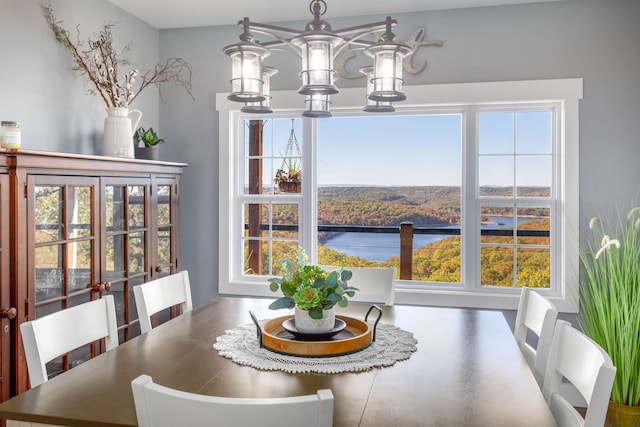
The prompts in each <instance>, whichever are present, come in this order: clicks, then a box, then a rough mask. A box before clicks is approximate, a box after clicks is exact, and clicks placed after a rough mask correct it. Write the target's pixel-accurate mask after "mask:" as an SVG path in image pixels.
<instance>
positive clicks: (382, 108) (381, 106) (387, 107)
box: [360, 67, 396, 113]
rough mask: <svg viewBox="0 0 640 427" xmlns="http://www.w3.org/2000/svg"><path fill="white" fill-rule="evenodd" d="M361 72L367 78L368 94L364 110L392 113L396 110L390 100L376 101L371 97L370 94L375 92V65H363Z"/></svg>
mask: <svg viewBox="0 0 640 427" xmlns="http://www.w3.org/2000/svg"><path fill="white" fill-rule="evenodd" d="M360 73H362V74H364V77H365V79H367V95H366V103H365V106H364V108H363V111H365V112H367V113H392V112H394V111H396V109H395V108H394V107H393V105H392V104H391V102H389V101H374V100H372V99H371V98H369V95H370V94H371V92H373V80H372V77H373V67H362V68H360Z"/></svg>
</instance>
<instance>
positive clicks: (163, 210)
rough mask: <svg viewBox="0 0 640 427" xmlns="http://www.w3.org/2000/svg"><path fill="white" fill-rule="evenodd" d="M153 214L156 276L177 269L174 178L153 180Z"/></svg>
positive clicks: (175, 191)
mask: <svg viewBox="0 0 640 427" xmlns="http://www.w3.org/2000/svg"><path fill="white" fill-rule="evenodd" d="M153 188H154V191H153V199H154V202H155V203H154V204H153V205H154V207H155V210H154V213H155V214H154V215H153V220H152V225H153V231H154V235H155V236H156V237H157V238H156V239H155V240H154V245H153V246H154V247H153V255H154V257H153V259H154V260H155V261H156V265H155V266H153V269H154V270H155V272H156V278H158V277H162V276H167V275H170V274H173V273H176V272H177V271H178V270H177V260H176V257H177V232H176V230H177V221H178V213H177V209H176V206H177V204H176V203H177V194H178V187H177V182H176V180H173V179H162V178H157V179H155V180H154V186H153Z"/></svg>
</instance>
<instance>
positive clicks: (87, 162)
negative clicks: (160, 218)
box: [0, 148, 188, 174]
mask: <svg viewBox="0 0 640 427" xmlns="http://www.w3.org/2000/svg"><path fill="white" fill-rule="evenodd" d="M0 159H1V160H0V168H2V167H6V168H37V169H51V170H57V169H76V170H87V171H109V172H164V173H167V172H170V173H178V174H180V173H182V169H183V168H185V167H187V166H188V165H187V164H186V163H176V162H164V161H156V160H139V159H128V158H122V157H107V156H94V155H87V154H73V153H58V152H52V151H35V150H22V149H20V150H10V149H4V148H0Z"/></svg>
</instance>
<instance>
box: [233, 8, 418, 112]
mask: <svg viewBox="0 0 640 427" xmlns="http://www.w3.org/2000/svg"><path fill="white" fill-rule="evenodd" d="M309 10H310V12H311V13H312V14H313V20H312V21H310V22H309V23H308V24H307V26H306V28H305V30H304V31H300V30H295V29H291V28H285V27H279V26H275V25H269V24H260V23H255V22H251V21H250V20H249V18H244V20H242V21H239V22H238V25H242V27H243V32H242V34H240V42H239V43H236V44H233V45H230V46H227V47H225V48H224V49H223V52H224V53H225V55H228V56H229V57H230V58H231V63H232V77H231V93H230V94H229V96H228V99H230V100H231V101H236V102H242V103H244V104H245V105H244V106H243V107H242V108H241V111H243V112H250V113H270V112H272V111H273V110H272V109H271V106H270V100H271V95H270V86H271V83H270V80H271V77H273V76H274V75H275V74H276V73H277V72H278V70H277V69H275V68H273V67H268V66H265V65H264V64H263V61H264V59H265V58H267V57H268V56H269V55H270V54H271V51H272V50H285V51H287V52H291V53H294V54H295V55H297V56H298V57H299V58H300V59H301V64H302V68H301V71H300V79H301V81H302V85H301V86H300V88H299V89H298V93H299V94H301V95H304V96H305V104H306V110H305V111H304V112H303V113H302V115H303V116H306V117H330V116H331V112H330V110H329V106H330V104H331V100H330V97H331V96H332V95H335V94H337V93H338V92H339V90H338V88H337V87H336V85H335V74H336V71H335V69H334V60H335V58H336V57H337V56H338V55H339V54H340V53H342V52H343V51H345V50H346V49H349V50H363V51H364V54H365V55H366V56H368V57H370V58H372V60H373V65H372V66H368V67H364V68H362V69H361V70H360V72H361V73H362V74H363V75H364V76H365V77H366V79H367V94H366V99H367V101H366V106H365V108H364V111H368V112H388V111H394V107H393V104H392V103H393V102H398V101H404V100H405V99H406V95H405V94H404V93H403V92H402V84H403V79H402V61H403V59H404V58H405V57H406V56H407V55H408V54H409V53H410V52H411V48H410V47H409V46H408V45H406V44H403V43H399V42H396V41H395V34H394V33H393V32H392V27H393V26H394V25H395V24H396V23H397V21H396V20H394V19H391V17H390V16H388V17H387V18H386V20H385V21H381V22H374V23H371V24H364V25H358V26H355V27H349V28H344V29H341V30H335V31H334V30H332V28H331V25H329V23H328V22H326V21H324V20H323V19H321V17H322V16H323V15H324V14H325V12H326V11H327V4H326V3H325V2H324V0H312V1H311V4H310V5H309ZM251 31H253V32H255V33H260V34H264V35H267V36H269V37H271V38H273V39H274V40H272V41H267V42H259V41H257V40H255V39H254V37H253V35H252V33H251ZM380 32H382V35H381V36H380V37H379V39H377V40H375V41H371V40H365V38H366V37H371V36H375V35H376V34H379V33H380ZM281 47H284V48H286V49H281Z"/></svg>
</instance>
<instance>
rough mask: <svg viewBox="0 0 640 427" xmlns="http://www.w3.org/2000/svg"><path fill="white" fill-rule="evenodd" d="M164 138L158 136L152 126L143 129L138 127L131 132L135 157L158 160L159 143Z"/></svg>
mask: <svg viewBox="0 0 640 427" xmlns="http://www.w3.org/2000/svg"><path fill="white" fill-rule="evenodd" d="M163 142H164V139H162V138H160V137H159V136H158V134H157V133H156V131H154V130H153V128H149V129H148V130H144V128H143V127H139V128H138V129H137V130H136V131H135V133H134V134H133V145H134V147H135V155H136V159H145V160H158V159H159V158H160V144H162V143H163Z"/></svg>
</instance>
